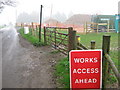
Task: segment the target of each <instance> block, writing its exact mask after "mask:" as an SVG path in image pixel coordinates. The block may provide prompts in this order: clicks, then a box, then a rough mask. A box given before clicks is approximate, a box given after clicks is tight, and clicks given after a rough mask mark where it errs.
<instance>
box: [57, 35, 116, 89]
mask: <svg viewBox="0 0 120 90" xmlns="http://www.w3.org/2000/svg"><path fill="white" fill-rule="evenodd" d="M106 34H107V35H110V36H111V42H110V56H111V58H112V60H113V62H114V63H115V65H116V66H117V67H118V49H117V48H118V34H117V33H98V34H96V33H89V34H86V35H83V34H77V35H80V37H81V41H80V42H81V43H82V44H84V45H85V46H86V47H88V48H90V42H91V40H95V41H96V49H101V48H102V37H103V35H106ZM55 68H56V71H55V75H56V76H57V77H58V78H57V81H58V82H59V84H60V85H61V86H62V88H69V87H70V86H69V82H70V81H69V78H70V77H69V70H68V69H69V61H68V58H63V59H62V60H59V62H58V63H57V64H56V66H55ZM66 82H67V83H66ZM115 82H117V80H116V78H115V77H114V73H113V72H112V71H111V73H110V75H109V78H108V84H113V83H115Z"/></svg>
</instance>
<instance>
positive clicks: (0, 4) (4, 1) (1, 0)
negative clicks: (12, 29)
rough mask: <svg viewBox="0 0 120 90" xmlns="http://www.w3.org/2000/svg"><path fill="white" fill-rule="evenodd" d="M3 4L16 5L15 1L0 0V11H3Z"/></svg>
mask: <svg viewBox="0 0 120 90" xmlns="http://www.w3.org/2000/svg"><path fill="white" fill-rule="evenodd" d="M5 6H13V7H14V6H16V2H15V1H13V0H0V13H1V12H2V11H3V9H4V8H5Z"/></svg>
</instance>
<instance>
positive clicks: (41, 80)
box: [0, 26, 63, 88]
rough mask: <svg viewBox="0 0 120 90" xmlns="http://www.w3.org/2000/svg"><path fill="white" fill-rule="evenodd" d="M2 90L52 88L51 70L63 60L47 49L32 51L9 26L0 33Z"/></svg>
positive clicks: (60, 56) (53, 80) (47, 47)
mask: <svg viewBox="0 0 120 90" xmlns="http://www.w3.org/2000/svg"><path fill="white" fill-rule="evenodd" d="M0 34H2V35H0V36H1V39H0V42H2V44H1V43H0V47H1V48H0V50H1V49H2V54H0V55H2V88H56V84H55V79H54V76H53V72H54V70H53V66H54V65H55V63H56V60H59V59H61V58H63V55H61V54H60V53H57V54H51V53H50V52H51V51H52V50H53V49H51V48H50V47H49V46H44V47H40V48H36V47H34V46H33V45H31V44H30V43H29V42H28V41H26V40H25V39H23V38H22V37H21V36H20V35H19V34H18V33H17V30H16V29H15V28H14V27H13V26H11V27H8V28H4V29H3V30H0Z"/></svg>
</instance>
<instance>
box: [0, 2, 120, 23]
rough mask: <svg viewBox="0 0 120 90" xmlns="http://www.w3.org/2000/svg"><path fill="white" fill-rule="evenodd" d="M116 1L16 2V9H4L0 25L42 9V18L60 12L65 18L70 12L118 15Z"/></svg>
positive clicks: (0, 15) (0, 16)
mask: <svg viewBox="0 0 120 90" xmlns="http://www.w3.org/2000/svg"><path fill="white" fill-rule="evenodd" d="M118 1H120V0H17V2H18V4H17V7H16V8H13V7H6V8H5V9H4V11H3V12H2V13H1V14H0V24H1V23H8V22H15V20H16V16H18V15H19V14H20V13H22V12H27V13H32V12H33V11H36V12H39V10H40V5H41V4H42V5H43V6H44V7H43V17H46V16H50V15H51V7H52V15H53V14H55V13H57V12H60V13H65V14H66V16H67V15H69V13H70V12H73V13H74V14H107V15H109V14H110V15H112V14H113V15H114V14H116V13H118Z"/></svg>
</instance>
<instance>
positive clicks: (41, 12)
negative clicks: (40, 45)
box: [39, 5, 43, 42]
mask: <svg viewBox="0 0 120 90" xmlns="http://www.w3.org/2000/svg"><path fill="white" fill-rule="evenodd" d="M42 8H43V6H42V5H41V6H40V27H39V42H41V26H42Z"/></svg>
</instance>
